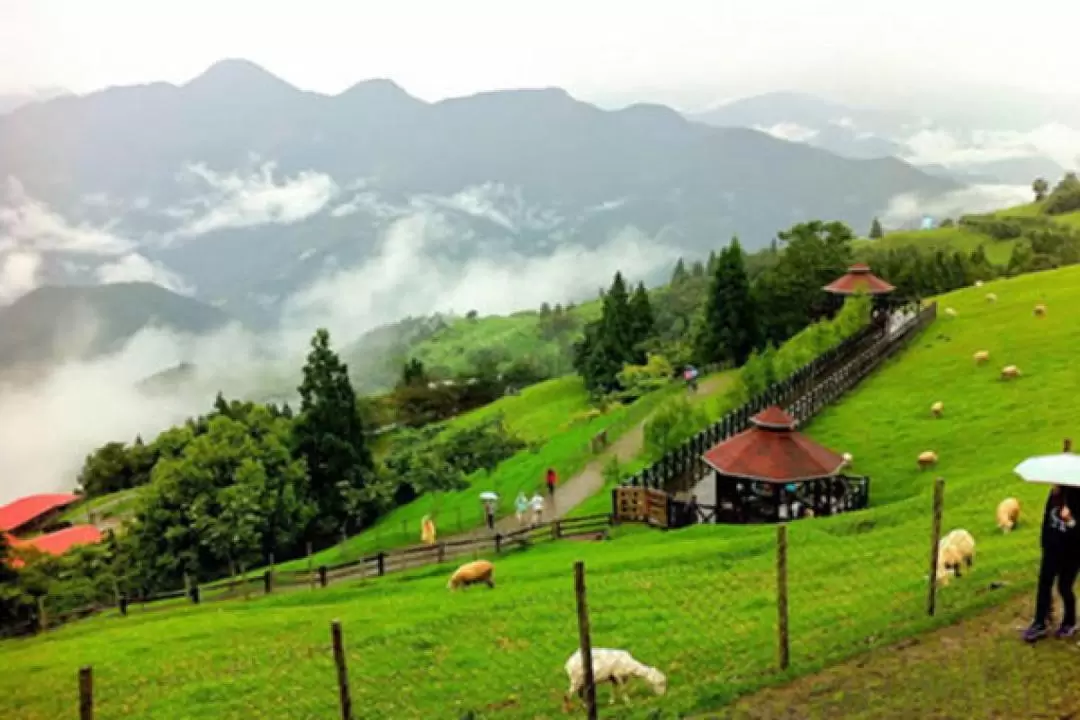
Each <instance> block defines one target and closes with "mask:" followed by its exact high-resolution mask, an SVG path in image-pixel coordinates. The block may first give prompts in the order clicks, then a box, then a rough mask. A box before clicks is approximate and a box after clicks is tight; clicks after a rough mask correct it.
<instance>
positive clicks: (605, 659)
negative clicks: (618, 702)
mask: <svg viewBox="0 0 1080 720" xmlns="http://www.w3.org/2000/svg"><path fill="white" fill-rule="evenodd" d="M592 666H593V680H594V681H595V683H596V685H597V687H599V685H600V683H605V682H609V683H611V703H612V704H613V705H614V704H615V698H616V696H617V695H618V692H619V688H620V687H621V686H624V685H625V684H626V683H627V682H628V681H629V680H630V678H634V677H639V678H642V679H643V680H645V682H647V683H649V685H650V686H651V687H652V690H653V692H654V693H656V694H657V695H663V694H664V693H665V692H667V678H666V677H665V676H664V673H662V672H660V671H659V670H657V669H656V668H654V667H649V666H648V665H645V664H643V663H640V662H638V661H637V660H635V659H634V657H633V656H632V655H631V654H630V653H628V652H626V651H625V650H612V649H610V648H593V649H592ZM565 667H566V674H567V675H568V676H569V677H570V689H569V690H567V692H566V696H565V698H564V700H565V706H566V709H567V710H569V709H570V698H571V696H573V695H577V696H578V697H579V698H581V699H582V700H583V701H584V699H585V666H584V664H583V663H582V661H581V650H580V649H578V650H575V651H574V654H573V655H571V656H570V659H569V660H567V661H566V666H565ZM623 702H625V703H629V702H630V698H629V697H628V694H627V692H626V689H625V688H623Z"/></svg>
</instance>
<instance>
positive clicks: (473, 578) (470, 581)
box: [446, 560, 495, 590]
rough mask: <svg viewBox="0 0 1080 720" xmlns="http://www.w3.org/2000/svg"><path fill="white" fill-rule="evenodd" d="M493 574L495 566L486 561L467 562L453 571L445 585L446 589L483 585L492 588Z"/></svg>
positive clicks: (493, 582) (493, 585)
mask: <svg viewBox="0 0 1080 720" xmlns="http://www.w3.org/2000/svg"><path fill="white" fill-rule="evenodd" d="M494 572H495V566H494V565H492V564H491V563H490V562H488V561H487V560H475V561H473V562H467V563H465V564H464V565H462V566H461V567H459V568H458V569H457V570H455V571H454V574H453V575H451V576H450V581H449V582H448V583H446V587H447V588H448V589H450V590H457V589H458V588H459V587H468V586H469V585H475V584H477V583H484V584H485V585H487V586H488V587H489V588H494V587H495V581H494V580H493V579H492V575H493V574H494Z"/></svg>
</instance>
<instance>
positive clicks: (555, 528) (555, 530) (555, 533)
mask: <svg viewBox="0 0 1080 720" xmlns="http://www.w3.org/2000/svg"><path fill="white" fill-rule="evenodd" d="M561 534H562V528H561V527H560V526H559V519H558V518H555V519H554V520H552V521H551V539H552V540H558V539H559V537H560V535H561Z"/></svg>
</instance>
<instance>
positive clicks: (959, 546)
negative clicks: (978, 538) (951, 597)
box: [937, 530, 975, 585]
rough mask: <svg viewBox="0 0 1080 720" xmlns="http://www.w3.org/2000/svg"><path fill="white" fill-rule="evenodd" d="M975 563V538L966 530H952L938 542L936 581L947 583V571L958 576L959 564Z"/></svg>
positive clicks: (969, 564)
mask: <svg viewBox="0 0 1080 720" xmlns="http://www.w3.org/2000/svg"><path fill="white" fill-rule="evenodd" d="M974 563H975V538H973V537H972V536H971V533H969V532H968V531H967V530H953V531H952V532H950V533H949V534H948V535H946V536H945V537H943V538H941V541H940V542H938V564H937V581H938V582H939V583H941V584H942V585H948V584H949V571H950V570H951V571H952V573H953V574H954V575H956V577H960V566H961V565H967V566H968V567H969V568H970V567H971V566H972V565H974Z"/></svg>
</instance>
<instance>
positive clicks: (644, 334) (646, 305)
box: [630, 283, 656, 365]
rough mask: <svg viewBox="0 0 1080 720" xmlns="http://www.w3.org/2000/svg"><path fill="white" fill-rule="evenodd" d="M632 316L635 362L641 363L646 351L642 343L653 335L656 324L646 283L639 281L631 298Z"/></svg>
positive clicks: (643, 360)
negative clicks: (642, 348) (643, 349)
mask: <svg viewBox="0 0 1080 720" xmlns="http://www.w3.org/2000/svg"><path fill="white" fill-rule="evenodd" d="M630 318H631V320H632V322H633V337H634V350H635V353H634V354H635V357H634V363H635V364H637V365H640V364H642V363H644V362H645V353H644V351H642V350H641V345H642V343H644V342H645V341H646V340H648V339H649V338H650V337H651V336H652V333H653V327H654V326H655V324H656V320H655V318H654V316H653V311H652V304H651V303H650V302H649V292H648V291H647V290H646V289H645V283H638V286H637V288H636V289H635V290H634V294H633V296H632V297H631V298H630Z"/></svg>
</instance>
